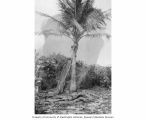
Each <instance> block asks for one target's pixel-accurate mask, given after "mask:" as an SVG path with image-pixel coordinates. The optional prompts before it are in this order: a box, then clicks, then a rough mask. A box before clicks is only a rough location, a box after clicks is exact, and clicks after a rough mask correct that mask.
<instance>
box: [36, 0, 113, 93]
mask: <svg viewBox="0 0 146 120" xmlns="http://www.w3.org/2000/svg"><path fill="white" fill-rule="evenodd" d="M58 3H59V8H60V11H61V20H57V19H55V18H53V17H52V16H49V15H47V14H44V13H41V12H37V13H38V14H40V15H42V16H46V17H49V18H51V19H52V20H53V21H54V22H56V23H57V24H58V26H59V27H60V28H61V29H59V30H58V31H55V32H52V31H51V30H50V31H49V32H48V31H47V34H48V35H49V34H50V35H63V36H66V37H68V38H70V39H71V40H72V41H73V45H72V46H71V49H72V56H71V58H72V67H71V69H72V74H71V84H70V92H74V91H76V90H77V85H76V57H77V51H78V47H79V45H78V43H79V41H80V40H81V39H82V38H83V37H101V36H106V37H108V38H109V36H110V35H108V34H106V33H104V30H105V29H106V24H107V23H106V20H110V10H107V11H101V9H97V8H94V7H93V3H94V0H58ZM45 32H46V31H45Z"/></svg>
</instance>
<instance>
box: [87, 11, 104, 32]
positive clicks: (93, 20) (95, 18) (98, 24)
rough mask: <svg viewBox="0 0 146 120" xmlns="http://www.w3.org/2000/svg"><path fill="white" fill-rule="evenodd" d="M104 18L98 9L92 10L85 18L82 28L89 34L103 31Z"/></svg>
mask: <svg viewBox="0 0 146 120" xmlns="http://www.w3.org/2000/svg"><path fill="white" fill-rule="evenodd" d="M105 26H106V16H105V15H104V13H103V12H102V11H101V10H100V9H93V11H92V12H91V13H90V14H89V15H88V16H87V17H86V21H85V23H84V28H85V29H86V30H87V31H88V32H90V31H92V30H96V29H105Z"/></svg>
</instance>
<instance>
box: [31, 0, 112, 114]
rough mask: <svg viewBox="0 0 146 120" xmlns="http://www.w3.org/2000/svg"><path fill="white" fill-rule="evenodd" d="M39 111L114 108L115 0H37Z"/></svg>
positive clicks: (91, 111)
mask: <svg viewBox="0 0 146 120" xmlns="http://www.w3.org/2000/svg"><path fill="white" fill-rule="evenodd" d="M34 84H35V87H34V89H35V90H34V91H35V104H34V105H35V107H34V108H35V110H34V112H35V114H111V113H112V101H111V97H112V94H111V92H112V91H111V90H112V65H111V0H36V1H35V83H34Z"/></svg>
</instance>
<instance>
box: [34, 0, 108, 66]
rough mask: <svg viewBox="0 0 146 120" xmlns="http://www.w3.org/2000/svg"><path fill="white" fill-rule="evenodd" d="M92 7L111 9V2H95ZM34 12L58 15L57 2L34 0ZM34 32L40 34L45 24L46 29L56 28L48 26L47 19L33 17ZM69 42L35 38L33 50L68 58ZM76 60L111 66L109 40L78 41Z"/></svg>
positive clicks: (37, 16)
mask: <svg viewBox="0 0 146 120" xmlns="http://www.w3.org/2000/svg"><path fill="white" fill-rule="evenodd" d="M94 6H95V7H96V8H100V9H102V10H103V11H105V10H108V9H110V8H111V0H95V4H94ZM35 11H40V12H43V13H46V14H49V15H51V16H56V15H57V14H59V10H58V5H57V0H35ZM35 18H36V19H35V32H40V31H41V29H42V26H43V25H44V24H45V27H47V28H56V26H55V25H54V24H50V21H49V20H48V18H45V17H41V16H39V15H35ZM110 28H111V25H110V24H108V26H107V32H108V33H110V31H111V30H110ZM71 44H72V43H71V41H70V40H68V39H66V38H57V37H53V36H50V37H49V38H47V39H45V38H44V36H43V35H39V36H38V35H37V36H35V48H36V49H38V50H40V51H41V53H42V54H43V55H49V54H51V53H53V52H60V53H61V54H64V55H65V56H70V46H71ZM79 44H80V47H79V50H78V57H77V59H79V60H83V61H85V62H86V63H87V64H99V65H103V66H106V65H110V64H111V40H106V38H103V39H102V40H101V39H100V40H99V39H98V40H97V39H93V40H92V41H91V40H90V39H84V40H81V41H80V43H79Z"/></svg>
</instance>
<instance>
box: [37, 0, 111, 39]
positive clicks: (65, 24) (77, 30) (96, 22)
mask: <svg viewBox="0 0 146 120" xmlns="http://www.w3.org/2000/svg"><path fill="white" fill-rule="evenodd" d="M93 3H94V0H59V8H60V11H61V20H60V21H59V20H57V19H55V18H53V17H51V16H49V15H46V14H44V13H40V12H37V13H39V14H40V15H43V16H46V17H49V18H51V19H53V21H55V22H56V23H57V24H58V25H59V26H60V27H61V29H58V31H57V32H59V35H65V36H67V37H70V38H73V40H74V39H78V40H80V39H81V38H82V37H83V36H89V34H88V33H89V32H91V31H95V30H103V29H105V27H106V20H110V12H109V10H108V11H104V12H102V11H101V10H100V9H97V8H94V7H93ZM57 32H56V31H55V33H52V31H51V32H50V31H49V33H48V34H55V35H57ZM84 34H86V35H84ZM96 35H105V33H104V34H101V33H100V32H98V33H96ZM96 35H95V34H94V35H91V34H90V36H92V37H93V36H96ZM106 35H107V34H106Z"/></svg>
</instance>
